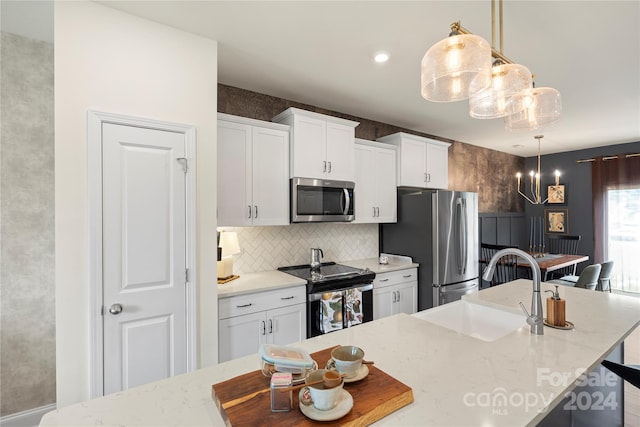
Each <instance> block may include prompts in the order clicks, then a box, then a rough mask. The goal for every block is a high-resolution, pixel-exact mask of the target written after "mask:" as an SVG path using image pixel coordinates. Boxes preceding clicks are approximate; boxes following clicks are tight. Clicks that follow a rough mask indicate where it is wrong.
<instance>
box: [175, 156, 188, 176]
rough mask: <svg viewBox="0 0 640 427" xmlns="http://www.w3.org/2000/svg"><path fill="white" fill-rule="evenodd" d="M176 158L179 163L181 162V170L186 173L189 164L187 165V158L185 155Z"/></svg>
mask: <svg viewBox="0 0 640 427" xmlns="http://www.w3.org/2000/svg"><path fill="white" fill-rule="evenodd" d="M176 160H177V161H179V162H180V163H182V170H183V171H184V173H187V171H188V170H189V165H188V160H187V158H186V157H178V158H177V159H176Z"/></svg>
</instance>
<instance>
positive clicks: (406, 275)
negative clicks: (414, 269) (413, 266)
mask: <svg viewBox="0 0 640 427" xmlns="http://www.w3.org/2000/svg"><path fill="white" fill-rule="evenodd" d="M411 276H413V274H405V275H404V276H402V277H404V278H405V279H408V278H409V277H411Z"/></svg>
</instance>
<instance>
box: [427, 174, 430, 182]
mask: <svg viewBox="0 0 640 427" xmlns="http://www.w3.org/2000/svg"><path fill="white" fill-rule="evenodd" d="M427 182H431V174H430V173H428V174H427Z"/></svg>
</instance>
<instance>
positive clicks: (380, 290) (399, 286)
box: [373, 268, 418, 320]
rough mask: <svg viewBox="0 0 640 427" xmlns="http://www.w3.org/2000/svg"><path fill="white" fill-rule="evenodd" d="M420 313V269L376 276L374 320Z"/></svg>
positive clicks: (374, 285)
mask: <svg viewBox="0 0 640 427" xmlns="http://www.w3.org/2000/svg"><path fill="white" fill-rule="evenodd" d="M416 311H418V269H417V268H409V269H406V270H397V271H391V272H388V273H379V274H376V278H375V280H374V284H373V319H374V320H377V319H382V318H383V317H387V316H391V315H393V314H398V313H407V314H412V313H415V312H416Z"/></svg>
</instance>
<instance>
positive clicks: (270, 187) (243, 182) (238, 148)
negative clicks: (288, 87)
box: [217, 113, 289, 226]
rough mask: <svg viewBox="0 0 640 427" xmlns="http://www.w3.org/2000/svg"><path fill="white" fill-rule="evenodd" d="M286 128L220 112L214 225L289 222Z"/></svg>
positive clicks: (286, 223)
mask: <svg viewBox="0 0 640 427" xmlns="http://www.w3.org/2000/svg"><path fill="white" fill-rule="evenodd" d="M288 169H289V127H288V126H285V125H278V124H275V123H270V122H263V121H259V120H253V119H247V118H244V117H236V116H231V115H228V114H222V113H219V114H218V175H217V176H218V226H250V225H288V224H289V174H288Z"/></svg>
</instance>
